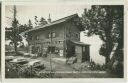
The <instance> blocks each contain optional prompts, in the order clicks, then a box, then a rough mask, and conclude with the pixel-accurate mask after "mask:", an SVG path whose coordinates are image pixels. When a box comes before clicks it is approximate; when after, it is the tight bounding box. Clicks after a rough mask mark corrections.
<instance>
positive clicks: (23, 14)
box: [5, 4, 104, 64]
mask: <svg viewBox="0 0 128 83" xmlns="http://www.w3.org/2000/svg"><path fill="white" fill-rule="evenodd" d="M90 7H91V6H90V5H85V4H40V5H16V8H17V19H18V20H19V23H20V24H25V23H28V20H29V19H31V20H32V23H34V16H37V17H38V18H41V17H44V18H45V19H48V16H49V14H50V16H51V19H52V21H54V20H57V19H60V18H63V17H66V16H69V15H72V14H76V13H77V14H78V15H79V16H81V14H82V13H83V12H84V9H85V8H87V9H89V8H90ZM12 17H13V6H12V5H6V7H5V19H6V20H5V21H6V22H5V23H6V27H9V26H10V25H11V20H12ZM80 41H81V42H84V43H87V44H90V56H91V59H92V60H93V61H95V62H96V63H98V64H103V63H104V57H103V56H101V55H99V48H100V46H101V44H102V41H101V40H100V39H99V37H98V36H92V37H86V36H85V35H84V33H83V32H81V34H80Z"/></svg>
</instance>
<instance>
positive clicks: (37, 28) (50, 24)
mask: <svg viewBox="0 0 128 83" xmlns="http://www.w3.org/2000/svg"><path fill="white" fill-rule="evenodd" d="M74 17H77V18H79V16H78V14H73V15H70V16H67V17H64V18H61V19H59V20H56V21H53V22H51V23H49V24H46V25H43V26H37V27H35V28H33V29H30V30H28V31H25V32H24V33H27V32H31V31H35V30H39V29H42V28H45V27H48V26H52V25H55V24H59V23H62V22H65V21H68V20H70V19H72V18H74Z"/></svg>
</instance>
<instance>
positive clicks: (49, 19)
mask: <svg viewBox="0 0 128 83" xmlns="http://www.w3.org/2000/svg"><path fill="white" fill-rule="evenodd" d="M48 23H51V17H50V14H49V18H48Z"/></svg>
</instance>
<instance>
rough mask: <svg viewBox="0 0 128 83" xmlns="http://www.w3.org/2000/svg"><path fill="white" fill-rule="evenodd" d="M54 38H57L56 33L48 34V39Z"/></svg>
mask: <svg viewBox="0 0 128 83" xmlns="http://www.w3.org/2000/svg"><path fill="white" fill-rule="evenodd" d="M51 37H52V38H54V37H56V34H55V32H51V33H49V34H48V38H51Z"/></svg>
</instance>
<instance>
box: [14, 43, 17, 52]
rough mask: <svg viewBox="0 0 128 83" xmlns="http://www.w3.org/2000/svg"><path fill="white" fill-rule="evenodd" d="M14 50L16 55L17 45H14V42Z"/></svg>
mask: <svg viewBox="0 0 128 83" xmlns="http://www.w3.org/2000/svg"><path fill="white" fill-rule="evenodd" d="M14 49H15V53H16V54H17V45H16V42H14Z"/></svg>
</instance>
